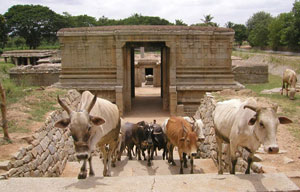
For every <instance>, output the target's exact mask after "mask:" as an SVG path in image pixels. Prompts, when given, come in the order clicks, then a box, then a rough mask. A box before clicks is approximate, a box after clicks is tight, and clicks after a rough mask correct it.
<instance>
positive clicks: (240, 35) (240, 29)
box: [231, 24, 248, 45]
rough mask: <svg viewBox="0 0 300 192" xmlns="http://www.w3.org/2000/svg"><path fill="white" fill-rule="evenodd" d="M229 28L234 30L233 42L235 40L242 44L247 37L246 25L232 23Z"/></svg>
mask: <svg viewBox="0 0 300 192" xmlns="http://www.w3.org/2000/svg"><path fill="white" fill-rule="evenodd" d="M231 28H232V29H233V30H234V31H235V34H234V40H235V42H237V43H238V44H239V45H242V44H243V41H246V40H247V38H248V36H247V28H246V26H245V25H243V24H234V25H233V26H232V27H231Z"/></svg>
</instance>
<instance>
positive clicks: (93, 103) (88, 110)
mask: <svg viewBox="0 0 300 192" xmlns="http://www.w3.org/2000/svg"><path fill="white" fill-rule="evenodd" d="M96 101H97V93H96V94H95V96H94V98H93V100H92V102H91V103H90V105H89V106H88V108H87V112H88V113H90V112H91V110H92V109H93V107H94V105H95V103H96Z"/></svg>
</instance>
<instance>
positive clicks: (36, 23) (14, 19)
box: [4, 5, 66, 48]
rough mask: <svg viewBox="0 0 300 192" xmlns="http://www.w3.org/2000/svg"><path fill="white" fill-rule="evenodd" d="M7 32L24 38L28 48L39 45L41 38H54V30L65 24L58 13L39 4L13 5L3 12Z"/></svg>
mask: <svg viewBox="0 0 300 192" xmlns="http://www.w3.org/2000/svg"><path fill="white" fill-rule="evenodd" d="M4 17H5V19H6V21H7V26H8V28H9V30H10V31H9V32H10V33H11V35H12V36H20V37H23V38H24V39H25V40H26V44H27V45H28V46H29V47H30V48H36V47H37V46H39V45H40V43H41V41H42V39H43V38H44V39H45V40H47V41H52V40H55V39H56V32H57V31H58V30H59V29H60V28H61V27H64V26H66V23H65V20H64V19H63V17H62V16H61V15H59V14H56V13H55V12H54V11H52V10H50V9H49V8H48V7H44V6H41V5H15V6H12V7H11V8H10V9H9V10H8V11H7V12H6V13H5V14H4Z"/></svg>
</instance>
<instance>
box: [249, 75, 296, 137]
mask: <svg viewBox="0 0 300 192" xmlns="http://www.w3.org/2000/svg"><path fill="white" fill-rule="evenodd" d="M281 85H282V82H281V78H280V77H279V76H274V75H269V83H265V84H248V85H245V86H246V88H248V89H251V90H252V91H254V92H256V93H257V94H258V96H259V97H265V98H269V99H270V100H271V101H273V102H275V103H277V104H278V105H279V107H280V108H281V110H280V111H279V115H282V116H283V115H284V116H287V117H288V118H290V119H292V120H293V122H294V123H292V124H290V125H289V130H290V131H291V133H292V134H293V135H294V136H295V137H296V138H297V139H298V140H299V141H300V129H299V122H300V117H299V114H300V94H299V93H298V94H296V96H295V100H290V99H288V97H286V96H285V95H280V93H277V94H270V95H269V94H260V92H261V91H262V90H264V89H272V88H277V87H281Z"/></svg>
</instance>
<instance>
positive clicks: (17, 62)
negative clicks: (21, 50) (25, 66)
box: [12, 57, 19, 66]
mask: <svg viewBox="0 0 300 192" xmlns="http://www.w3.org/2000/svg"><path fill="white" fill-rule="evenodd" d="M12 58H13V60H14V63H15V64H16V66H18V65H19V60H18V58H17V57H12Z"/></svg>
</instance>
